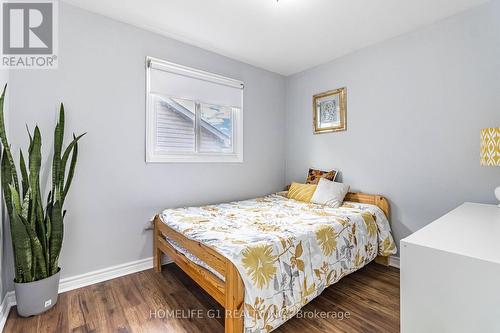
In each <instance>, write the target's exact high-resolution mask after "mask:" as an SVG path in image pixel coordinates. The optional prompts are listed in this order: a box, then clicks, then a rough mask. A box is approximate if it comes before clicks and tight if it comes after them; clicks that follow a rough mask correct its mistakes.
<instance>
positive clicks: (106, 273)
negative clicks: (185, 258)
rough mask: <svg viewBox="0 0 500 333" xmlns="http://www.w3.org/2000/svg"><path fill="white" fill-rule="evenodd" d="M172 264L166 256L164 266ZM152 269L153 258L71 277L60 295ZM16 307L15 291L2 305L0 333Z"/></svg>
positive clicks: (64, 284)
mask: <svg viewBox="0 0 500 333" xmlns="http://www.w3.org/2000/svg"><path fill="white" fill-rule="evenodd" d="M171 262H172V260H170V259H169V258H167V257H165V256H164V257H163V260H162V264H163V265H165V264H169V263H171ZM150 268H153V258H152V257H150V258H146V259H141V260H136V261H131V262H128V263H125V264H121V265H116V266H111V267H107V268H103V269H98V270H95V271H91V272H88V273H84V274H80V275H75V276H70V277H67V278H64V279H61V281H60V283H59V293H63V292H65V291H70V290H73V289H78V288H82V287H86V286H90V285H92V284H96V283H99V282H103V281H107V280H111V279H115V278H117V277H120V276H124V275H128V274H132V273H136V272H140V271H144V270H146V269H150ZM14 305H16V294H15V292H14V291H9V292H8V293H7V294H6V295H5V297H4V299H3V300H2V303H1V304H0V332H2V331H3V327H4V325H5V322H6V321H7V317H8V316H9V311H10V308H11V307H12V306H14Z"/></svg>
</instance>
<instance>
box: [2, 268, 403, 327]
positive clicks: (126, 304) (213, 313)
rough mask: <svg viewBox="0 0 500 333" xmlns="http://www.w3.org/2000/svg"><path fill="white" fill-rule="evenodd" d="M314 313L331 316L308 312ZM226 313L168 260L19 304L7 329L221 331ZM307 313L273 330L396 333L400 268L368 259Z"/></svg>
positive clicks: (329, 289) (310, 304)
mask: <svg viewBox="0 0 500 333" xmlns="http://www.w3.org/2000/svg"><path fill="white" fill-rule="evenodd" d="M175 310H178V311H177V312H172V311H175ZM315 312H316V314H318V313H319V312H323V313H325V312H329V313H330V314H329V315H328V317H329V318H325V319H318V318H309V317H312V315H313V314H314V313H315ZM333 312H334V313H335V314H336V315H337V317H339V315H342V314H343V315H345V318H344V319H342V320H341V319H340V318H334V317H335V315H333ZM223 313H224V311H223V308H222V307H221V306H219V305H218V304H217V303H216V302H215V301H214V300H213V299H212V298H211V297H210V296H208V295H207V294H206V293H205V292H204V291H203V290H202V289H200V288H199V287H198V286H197V285H196V284H195V283H194V282H193V281H192V280H191V279H190V278H189V277H188V276H187V275H186V274H184V273H183V272H182V271H181V270H180V269H179V268H177V267H176V266H175V265H173V264H171V265H167V266H164V267H163V270H162V274H155V273H154V272H153V270H147V271H143V272H139V273H135V274H131V275H127V276H123V277H120V278H117V279H114V280H110V281H106V282H102V283H99V284H95V285H92V286H88V287H84V288H80V289H76V290H72V291H69V292H66V293H63V294H61V295H59V300H58V303H57V304H56V306H54V308H52V309H51V310H49V311H48V312H46V313H44V314H42V315H40V316H35V317H31V318H21V317H18V316H17V313H16V309H15V307H14V308H13V309H11V312H10V314H9V318H8V319H7V323H6V325H5V329H4V332H9V333H11V332H22V333H31V332H34V333H35V332H36V333H42V332H50V333H53V332H123V333H125V332H172V333H174V332H175V333H177V332H179V333H181V332H182V333H184V332H185V333H197V332H203V333H211V332H220V333H223V332H224V318H223ZM218 314H220V316H219V315H218ZM303 314H304V315H303V317H307V318H292V319H291V320H289V321H288V322H286V323H285V324H284V325H282V326H281V327H279V328H278V329H277V330H275V331H274V332H280V333H283V332H292V333H293V332H300V333H305V332H312V333H319V332H329V333H330V332H348V333H353V332H370V333H374V332H384V333H386V332H399V270H397V269H394V268H390V267H384V266H380V265H378V264H375V263H371V264H369V265H368V266H366V267H364V268H362V269H361V270H359V271H358V272H355V273H353V274H351V275H349V276H346V277H344V278H343V279H342V280H340V281H339V282H338V283H337V284H334V285H333V286H330V287H329V288H328V289H326V290H325V291H324V292H323V293H322V294H321V295H320V296H319V297H317V298H316V299H314V300H313V301H312V302H310V303H309V304H308V305H306V306H305V307H304V309H303ZM347 314H349V316H347ZM155 315H156V318H155ZM169 316H170V317H169ZM173 317H176V318H173ZM209 317H210V318H209ZM214 317H215V318H214Z"/></svg>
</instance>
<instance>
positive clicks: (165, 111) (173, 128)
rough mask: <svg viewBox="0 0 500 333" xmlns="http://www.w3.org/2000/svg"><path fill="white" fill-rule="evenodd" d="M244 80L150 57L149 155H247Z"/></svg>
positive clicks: (237, 158) (199, 158)
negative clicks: (245, 149)
mask: <svg viewBox="0 0 500 333" xmlns="http://www.w3.org/2000/svg"><path fill="white" fill-rule="evenodd" d="M243 88H244V85H243V82H241V81H238V80H234V79H230V78H226V77H223V76H220V75H217V74H212V73H208V72H204V71H201V70H197V69H193V68H189V67H185V66H182V65H177V64H173V63H170V62H167V61H163V60H159V59H155V58H150V57H148V58H147V92H148V106H147V124H148V125H147V134H146V136H147V141H146V145H147V154H146V156H147V157H146V159H147V161H153V162H159V161H169V162H170V161H175V162H177V161H188V162H203V161H221V162H241V161H242V159H243V123H242V121H243V117H242V111H243Z"/></svg>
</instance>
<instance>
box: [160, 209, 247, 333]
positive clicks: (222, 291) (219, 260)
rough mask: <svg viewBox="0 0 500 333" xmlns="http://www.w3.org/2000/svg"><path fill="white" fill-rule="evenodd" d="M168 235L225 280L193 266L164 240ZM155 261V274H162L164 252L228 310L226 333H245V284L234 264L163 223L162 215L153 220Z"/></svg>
mask: <svg viewBox="0 0 500 333" xmlns="http://www.w3.org/2000/svg"><path fill="white" fill-rule="evenodd" d="M165 236H167V237H168V238H169V239H171V240H173V241H175V242H176V243H177V244H179V245H180V246H182V247H183V248H185V249H186V250H188V251H189V252H190V253H192V254H193V255H195V256H196V257H198V258H199V259H200V260H202V261H204V262H205V263H206V264H208V265H209V266H210V267H211V268H213V269H214V270H215V271H217V272H218V273H219V274H221V275H222V276H224V281H223V280H221V279H219V278H218V277H217V276H216V275H215V274H213V273H212V272H210V271H208V270H207V269H205V268H203V267H201V266H199V265H197V264H195V263H193V262H192V261H190V260H189V259H188V258H186V256H184V254H182V253H180V252H179V251H177V250H176V249H175V248H174V247H173V246H172V245H170V243H168V242H167V241H166V240H165ZM153 243H154V248H153V251H154V252H153V253H154V256H153V260H154V269H155V271H156V272H160V271H161V254H162V253H165V254H166V255H167V256H168V257H169V258H171V259H172V260H173V261H174V262H175V263H176V264H177V266H179V267H180V268H181V269H182V270H183V271H184V272H185V273H186V274H187V275H189V276H190V277H191V278H192V279H193V280H194V281H195V282H196V283H198V285H200V287H202V288H203V289H204V290H205V291H206V292H207V293H208V294H210V296H212V297H213V298H214V299H215V300H216V301H217V302H218V303H219V304H220V305H222V306H223V307H224V308H225V310H226V311H225V315H226V319H225V333H242V332H243V305H244V304H243V300H244V286H243V281H242V279H241V277H240V274H239V273H238V270H237V268H236V267H235V266H234V265H233V263H232V262H231V261H230V260H228V259H226V258H225V257H224V256H223V255H221V254H219V253H218V252H217V251H215V250H213V249H212V248H210V247H208V246H206V245H204V244H201V243H199V242H196V241H193V240H190V239H188V238H186V237H185V236H184V235H182V234H180V233H178V232H177V231H175V230H173V229H172V228H170V227H169V226H167V225H166V224H164V223H163V222H162V221H161V220H160V217H159V216H155V219H154V242H153Z"/></svg>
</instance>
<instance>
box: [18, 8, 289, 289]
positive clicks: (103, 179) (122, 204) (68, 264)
mask: <svg viewBox="0 0 500 333" xmlns="http://www.w3.org/2000/svg"><path fill="white" fill-rule="evenodd" d="M59 48H60V57H59V59H60V62H59V69H58V70H53V71H49V70H24V71H20V70H18V71H14V72H13V73H12V76H11V79H10V89H9V93H10V97H11V103H10V109H11V110H12V112H11V115H10V116H11V118H10V129H11V131H10V132H11V141H12V142H13V143H14V148H15V149H18V147H19V146H20V145H21V146H23V147H27V143H28V136H27V134H26V129H25V123H28V125H29V126H30V127H33V126H34V125H35V124H38V125H39V126H40V127H41V130H42V135H43V139H44V142H43V145H44V156H45V160H46V162H47V158H48V156H49V153H51V145H52V136H53V134H52V131H53V128H54V124H55V120H56V112H57V110H58V103H59V102H61V101H62V102H64V103H65V107H66V112H67V114H66V116H67V125H66V129H67V134H68V135H67V138H68V140H69V138H70V133H71V132H73V131H74V132H77V133H81V132H85V131H86V132H88V134H87V136H86V137H84V139H82V141H81V145H80V150H79V161H78V165H77V171H76V175H75V180H74V183H73V186H72V189H71V191H70V194H69V197H68V199H67V206H66V208H67V210H68V214H67V215H66V220H65V228H66V230H65V231H66V235H65V239H64V246H63V250H62V257H61V262H60V265H61V267H62V268H63V273H62V275H63V277H67V276H74V275H77V274H81V273H86V272H89V271H92V270H96V269H101V268H105V267H109V266H113V265H117V264H122V263H126V262H130V261H133V260H138V259H142V258H147V257H149V256H151V255H152V251H151V248H152V242H151V237H150V236H151V235H150V232H143V227H144V226H145V225H146V221H148V219H150V218H151V217H152V216H153V215H154V214H155V213H156V212H159V211H160V210H161V209H162V208H167V207H176V206H181V205H200V204H206V203H215V202H221V201H228V200H235V199H244V198H250V197H255V196H258V195H263V194H267V193H271V192H273V191H277V190H280V189H282V187H283V185H284V160H285V157H284V154H285V146H284V138H285V134H284V130H285V123H284V117H285V107H284V104H285V79H284V77H282V76H280V75H277V74H273V73H270V72H267V71H264V70H261V69H257V68H255V67H252V66H250V65H246V64H243V63H241V62H237V61H234V60H231V59H228V58H225V57H222V56H220V55H216V54H214V53H211V52H208V51H204V50H202V49H199V48H196V47H193V46H189V45H186V44H183V43H180V42H177V41H174V40H172V39H168V38H164V37H161V36H159V35H156V34H153V33H151V32H146V31H144V30H140V29H137V28H134V27H132V26H130V25H126V24H122V23H119V22H116V21H113V20H110V19H107V18H105V17H103V16H99V15H95V14H92V13H89V12H86V11H83V10H81V9H78V8H76V7H72V6H70V5H67V4H65V3H64V2H62V3H60V37H59ZM148 55H149V56H154V57H158V58H161V59H166V60H169V61H173V62H176V63H180V64H183V65H187V66H192V67H196V68H200V69H203V70H207V71H211V72H215V73H219V74H222V75H225V76H229V77H232V78H235V79H239V80H242V81H244V82H245V105H244V107H245V110H244V163H242V164H215V163H213V164H148V165H147V164H146V163H145V139H144V138H145V69H144V61H145V57H146V56H148ZM45 166H47V168H46V170H48V169H49V168H48V163H45ZM45 177H47V174H45ZM9 256H11V255H10V253H9ZM11 265H12V264H11V263H9V267H10V268H12V266H11ZM9 282H10V279H9Z"/></svg>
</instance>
